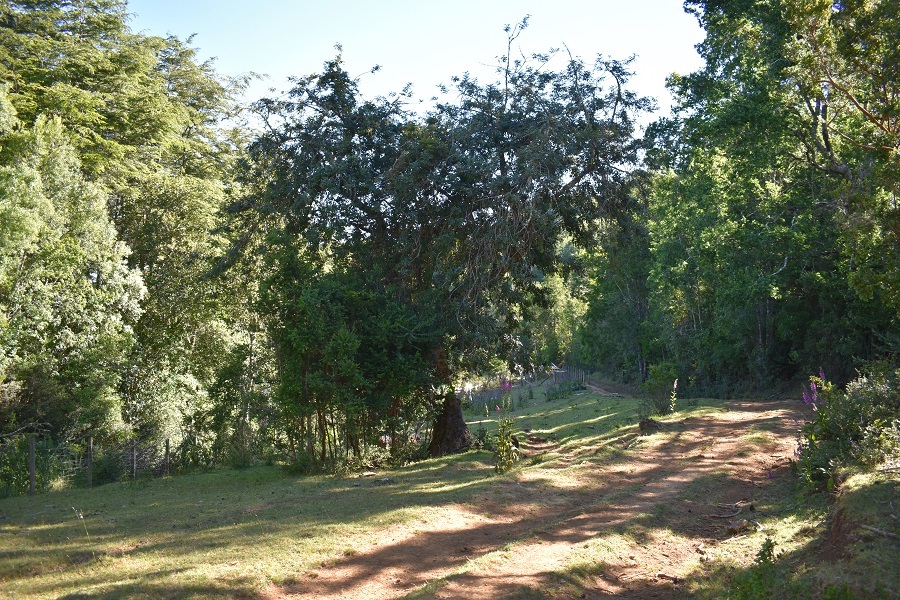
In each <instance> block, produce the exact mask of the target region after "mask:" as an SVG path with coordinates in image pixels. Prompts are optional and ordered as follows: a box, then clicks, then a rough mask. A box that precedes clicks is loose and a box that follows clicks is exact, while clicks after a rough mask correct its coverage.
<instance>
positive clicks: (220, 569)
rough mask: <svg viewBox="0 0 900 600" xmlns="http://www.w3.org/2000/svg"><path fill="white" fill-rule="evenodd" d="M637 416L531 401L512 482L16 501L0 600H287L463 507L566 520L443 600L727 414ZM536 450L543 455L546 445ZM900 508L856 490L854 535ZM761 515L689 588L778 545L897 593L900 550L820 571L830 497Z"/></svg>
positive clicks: (616, 408)
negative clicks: (643, 419)
mask: <svg viewBox="0 0 900 600" xmlns="http://www.w3.org/2000/svg"><path fill="white" fill-rule="evenodd" d="M513 394H514V395H515V394H516V391H514V392H513ZM639 406H640V400H639V399H636V398H628V397H599V396H596V395H594V394H590V393H586V394H581V395H579V396H577V397H569V398H564V399H560V400H556V401H554V402H546V401H544V400H543V397H542V395H541V394H540V393H539V392H538V393H535V399H534V400H532V401H528V402H525V401H520V402H519V403H518V405H517V406H515V407H514V409H513V410H512V411H511V414H512V416H514V417H516V428H517V436H518V438H519V440H520V441H521V442H522V447H523V450H524V451H525V452H526V456H525V457H524V458H523V460H521V461H520V462H519V463H518V464H517V465H516V467H515V468H514V469H513V470H512V471H511V472H509V473H507V474H505V475H501V476H497V475H495V474H494V470H493V462H494V460H495V459H494V457H493V455H492V454H491V453H490V452H489V451H486V450H481V451H473V452H468V453H465V454H461V455H456V456H449V457H443V458H437V459H430V460H426V461H422V462H419V463H415V464H411V465H408V466H406V467H404V468H400V469H396V470H392V471H383V472H380V473H379V474H378V476H377V477H375V478H363V477H357V476H340V477H339V476H324V475H320V476H304V477H298V476H293V475H289V474H287V473H286V472H285V471H283V470H281V469H279V468H277V467H263V466H259V467H254V468H250V469H245V470H225V469H223V470H216V471H212V472H209V473H204V474H197V475H191V476H183V477H173V478H166V479H157V480H143V481H138V482H133V483H119V484H111V485H107V486H102V487H98V488H95V489H93V490H83V489H81V490H78V489H76V490H69V491H62V492H51V493H47V494H44V495H41V496H37V497H35V498H10V499H5V500H2V501H0V516H2V517H3V518H2V519H0V597H28V598H55V597H60V596H67V595H71V596H73V597H91V596H103V597H109V598H156V597H191V598H216V597H229V598H230V597H248V598H251V597H256V596H257V595H258V594H259V593H260V592H261V591H263V590H265V589H266V588H267V587H268V586H270V585H273V584H274V585H279V584H290V583H291V582H293V581H296V580H297V579H298V578H303V577H304V576H305V575H306V574H307V573H310V572H312V571H314V570H316V569H318V568H321V567H322V565H328V564H335V563H336V562H338V561H341V560H346V559H348V558H351V557H355V556H357V555H358V553H360V552H362V551H364V550H365V549H367V548H370V547H372V546H373V544H375V543H376V541H377V540H378V536H379V535H381V534H382V533H383V532H384V531H385V530H389V529H391V528H396V527H402V528H404V530H405V531H409V532H412V534H415V532H426V531H428V530H429V524H430V523H432V522H438V521H440V519H441V517H442V515H444V514H447V511H451V510H459V507H460V506H465V507H467V508H466V510H468V511H470V512H471V513H472V515H473V517H472V518H482V517H488V518H490V517H492V516H493V515H492V512H491V511H492V510H494V509H495V508H496V507H500V508H501V509H502V510H508V511H511V512H510V514H517V515H530V514H540V513H541V511H544V514H550V515H554V516H552V517H550V518H548V519H544V520H542V521H541V522H540V524H539V525H535V526H534V527H535V529H534V530H525V531H523V532H520V533H519V534H518V535H519V537H517V538H515V539H513V540H504V541H503V542H500V543H499V544H498V547H497V548H494V549H492V550H488V551H487V552H483V553H482V554H480V555H478V556H474V557H472V558H471V559H470V560H468V561H462V562H460V563H458V564H457V565H456V566H455V567H452V568H449V569H448V572H447V573H446V574H445V575H444V576H442V577H439V578H437V579H436V580H434V581H431V582H428V584H427V585H425V586H424V587H423V588H422V589H420V590H418V591H417V592H416V593H415V595H414V596H415V597H431V596H433V595H434V594H435V593H437V591H438V590H439V589H440V588H441V587H442V586H444V585H445V584H446V583H447V582H448V581H452V579H453V577H455V576H459V575H461V574H463V573H470V572H474V571H479V570H481V569H485V568H487V567H489V566H490V565H496V564H501V563H503V562H504V561H507V560H511V559H512V558H514V557H515V555H516V551H517V548H519V547H520V545H521V544H527V543H529V540H531V541H533V540H534V539H536V538H535V536H540V535H541V534H542V533H547V532H550V531H552V530H553V529H554V527H557V526H559V525H560V524H563V523H565V522H566V521H567V520H568V519H572V518H574V517H577V516H578V515H579V514H580V511H581V510H582V505H581V504H579V503H578V502H574V501H573V498H574V497H575V496H574V495H578V494H580V496H578V497H579V498H585V499H589V501H590V505H591V507H592V510H601V509H603V507H605V506H616V505H618V504H623V503H624V504H627V505H632V504H633V503H634V502H635V498H637V497H639V496H640V495H641V494H643V493H644V488H643V484H641V483H639V482H635V483H633V484H630V483H629V482H628V480H627V478H628V477H630V476H631V473H633V472H634V471H635V470H636V469H639V468H641V467H645V466H646V462H647V460H646V458H647V456H650V455H652V452H654V451H655V449H656V448H658V447H662V446H664V445H665V444H667V443H669V442H671V441H672V440H676V439H677V438H678V436H679V435H681V432H682V431H684V429H683V426H682V425H680V423H681V422H683V421H685V420H689V419H692V418H697V417H701V416H703V415H708V414H719V413H721V412H722V411H724V410H726V409H725V408H724V407H723V405H722V403H720V402H715V401H710V402H707V401H695V402H692V403H690V404H689V403H682V404H679V410H678V411H677V412H676V413H674V414H672V415H668V416H667V417H665V418H660V419H659V420H661V421H665V422H668V423H669V424H670V425H671V426H670V427H667V428H666V429H664V430H662V431H659V432H656V433H653V434H651V435H647V436H640V435H639V434H638V428H637V420H638V409H639ZM495 412H496V411H495ZM468 416H469V418H470V419H471V421H470V427H471V428H472V429H475V428H476V427H477V426H478V422H479V421H482V423H481V424H482V425H483V426H484V427H485V428H486V429H490V428H495V427H496V421H495V416H494V415H493V414H492V415H491V418H490V419H484V417H483V413H482V415H481V416H479V415H477V414H472V413H471V412H470V413H469V415H468ZM526 430H527V432H526ZM773 431H774V429H773V428H772V427H771V426H769V425H768V424H766V423H762V424H759V425H758V426H753V427H749V428H748V429H747V430H746V431H744V432H743V438H742V441H745V442H747V443H748V445H750V446H752V447H757V448H765V447H766V444H767V443H768V442H769V441H770V440H771V438H770V436H771V435H773V434H772V432H773ZM529 436H531V437H532V438H533V439H538V440H546V441H545V442H533V443H532V442H529V441H528V438H529ZM704 451H705V450H704V449H703V447H699V449H696V450H695V452H694V453H692V454H689V455H686V456H683V457H680V458H678V457H676V459H677V460H678V464H681V465H684V466H690V465H691V464H693V463H695V462H697V461H699V460H701V459H700V458H699V457H700V456H702V455H703V452H704ZM615 477H618V478H620V481H618V483H617V484H616V485H615V486H613V487H612V488H610V489H607V480H608V479H610V478H615ZM727 477H729V470H728V468H727V467H724V466H723V467H722V468H721V469H713V470H711V471H709V470H707V471H706V472H705V474H704V475H698V476H696V477H695V478H693V479H692V480H691V481H689V482H687V483H686V484H684V485H683V487H681V488H680V489H679V490H678V493H677V494H675V496H674V498H676V499H677V500H679V501H695V502H696V503H697V504H698V505H699V504H701V503H708V502H710V501H711V499H712V498H714V497H715V493H716V491H717V490H718V489H719V487H720V486H721V482H722V481H723V480H724V479H725V478H727ZM382 479H386V481H382ZM870 498H876V500H870ZM895 499H896V479H891V477H890V476H889V474H888V475H884V476H880V478H878V477H875V476H855V477H851V478H850V479H848V481H847V482H845V484H844V492H843V496H842V497H841V501H842V502H843V503H844V506H845V509H844V510H845V512H846V514H847V515H850V516H849V517H848V518H852V519H854V520H856V521H857V522H859V523H871V524H872V525H873V526H875V527H880V528H889V527H891V524H890V521H889V520H890V515H889V514H888V513H885V512H884V511H885V510H886V509H885V508H884V507H887V506H889V503H890V502H891V501H894V500H895ZM879 503H880V504H879ZM755 504H756V511H757V512H756V513H755V515H756V516H755V520H757V521H758V522H759V524H760V525H761V527H762V529H760V530H755V529H754V530H752V531H750V532H748V534H747V535H746V536H745V537H743V538H741V539H737V540H735V541H733V542H731V541H730V542H728V543H727V544H720V545H718V546H716V547H715V548H710V549H708V551H707V553H706V554H704V555H703V557H704V561H703V562H700V555H699V554H698V555H697V556H696V557H693V558H691V560H690V561H688V562H686V563H684V564H683V565H681V567H680V571H679V573H677V574H678V575H679V576H685V577H686V578H687V579H686V581H685V584H684V589H685V590H690V592H691V593H696V594H697V595H698V596H699V597H709V598H712V597H722V594H725V595H726V596H727V592H728V585H729V584H728V581H729V577H731V573H732V572H733V571H734V570H735V569H737V570H740V569H744V568H746V565H748V564H749V563H750V562H752V559H753V557H754V556H755V554H756V552H757V551H758V550H759V548H760V547H761V545H762V543H763V541H764V540H765V539H766V537H771V538H772V539H773V540H774V541H775V543H776V550H777V552H779V553H781V556H782V557H783V560H784V564H785V565H786V566H785V568H786V569H787V568H790V569H793V570H792V571H791V572H792V573H793V574H794V575H792V576H793V577H794V578H795V579H796V581H797V582H798V583H796V585H797V586H803V585H818V583H825V584H827V583H828V582H833V581H839V580H844V579H848V580H851V581H852V580H854V579H853V578H858V579H859V580H860V581H864V580H865V577H866V575H867V574H870V573H873V572H874V573H876V574H877V577H879V578H881V579H883V580H887V581H891V576H892V575H891V573H889V572H888V571H890V569H889V568H888V567H885V566H884V565H885V564H887V565H891V564H895V560H894V559H893V558H892V556H893V554H892V552H893V551H894V550H895V547H894V546H891V544H892V543H896V542H893V541H892V540H890V538H888V537H884V536H878V535H877V534H872V535H871V536H869V535H867V536H863V537H862V538H861V539H860V541H859V543H858V544H857V545H856V546H853V551H854V552H855V553H856V556H857V557H859V560H855V561H854V562H853V563H848V564H847V565H842V566H840V568H839V569H831V570H829V571H828V572H827V573H825V572H824V571H821V570H817V569H816V565H815V564H814V563H813V562H810V561H806V559H805V557H806V556H811V555H813V554H814V549H815V548H816V545H817V544H820V543H821V540H822V539H823V537H824V536H825V534H826V528H827V517H828V507H827V506H826V504H825V501H824V500H823V499H822V497H821V496H799V495H798V494H797V492H796V488H795V486H794V483H793V479H792V478H789V477H783V478H780V479H778V480H776V481H774V482H772V483H771V484H770V485H769V486H768V488H767V490H766V493H765V494H762V495H761V496H760V497H759V498H757V499H756V500H755ZM873 506H875V508H873ZM73 508H74V510H73ZM673 510H674V509H673V508H672V506H671V505H670V504H669V503H666V502H658V501H654V500H652V499H650V500H648V501H647V502H645V503H644V505H642V506H641V507H640V508H639V509H636V510H632V511H631V512H630V513H629V514H627V516H622V517H616V518H614V519H611V520H610V521H609V523H608V526H606V527H605V529H604V531H603V532H602V533H600V534H597V535H595V536H594V537H592V538H591V539H588V540H586V541H585V542H584V543H583V544H581V545H580V546H579V547H578V548H577V550H576V551H575V552H573V553H572V554H571V555H570V556H569V557H568V559H567V562H566V563H565V565H564V566H563V568H562V569H561V570H560V571H559V572H558V573H557V574H556V576H557V581H558V583H559V586H560V587H559V590H562V591H561V592H560V593H562V594H563V595H565V593H564V592H565V590H569V589H570V588H571V589H573V590H574V589H577V588H578V587H579V586H583V585H588V584H589V582H590V581H591V578H593V577H601V576H603V574H604V573H605V572H606V571H607V570H609V569H611V568H612V565H617V564H623V561H625V562H627V561H629V560H631V559H630V558H629V557H628V556H627V555H624V554H623V552H625V551H624V550H623V549H624V548H629V547H631V548H634V547H638V548H640V547H641V545H646V544H649V543H656V544H660V543H662V544H665V543H672V544H678V543H685V538H684V536H685V534H684V533H678V532H675V531H672V530H671V529H670V528H669V521H670V520H671V519H672V518H675V517H676V515H675V514H674V513H673ZM548 511H549V512H548ZM79 513H80V514H81V515H83V517H84V518H83V519H81V518H79V516H78V514H79ZM894 514H896V512H895V513H894ZM478 515H481V516H478ZM886 519H887V520H888V521H886ZM85 529H86V530H87V531H85ZM891 531H894V530H893V529H891ZM892 560H894V562H893V563H892V562H891V561H892ZM788 565H790V567H788ZM879 569H880V570H879ZM894 577H896V576H894ZM891 585H896V583H894V584H891ZM887 589H895V588H890V587H888V588H887ZM523 593H525V592H523ZM429 594H430V595H431V596H430V595H429ZM576 595H577V594H576Z"/></svg>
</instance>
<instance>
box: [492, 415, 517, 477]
mask: <svg viewBox="0 0 900 600" xmlns="http://www.w3.org/2000/svg"><path fill="white" fill-rule="evenodd" d="M513 423H514V420H513V419H512V418H501V419H500V420H499V421H498V422H497V424H498V426H499V427H498V429H497V434H496V437H495V440H496V441H495V443H494V445H495V447H496V450H497V464H496V466H495V467H494V469H495V470H496V471H497V473H506V472H507V471H509V470H510V469H512V468H513V466H515V464H516V462H517V461H518V460H519V449H518V448H517V447H516V445H515V444H514V443H513V439H512V436H513Z"/></svg>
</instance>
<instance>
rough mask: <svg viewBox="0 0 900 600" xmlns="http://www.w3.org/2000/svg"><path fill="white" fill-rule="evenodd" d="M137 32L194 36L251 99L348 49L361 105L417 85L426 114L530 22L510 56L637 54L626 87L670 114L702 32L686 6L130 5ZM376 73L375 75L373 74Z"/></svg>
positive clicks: (520, 0)
mask: <svg viewBox="0 0 900 600" xmlns="http://www.w3.org/2000/svg"><path fill="white" fill-rule="evenodd" d="M128 9H129V12H130V13H132V15H133V18H132V20H131V22H130V25H131V28H132V30H134V31H138V32H142V33H144V34H147V35H161V36H165V35H168V34H174V35H176V36H178V37H180V38H182V39H184V38H187V37H188V36H190V35H195V37H194V39H193V42H192V45H193V46H194V47H196V48H198V50H199V54H200V57H201V59H203V60H206V59H209V58H215V62H214V64H215V67H216V70H217V71H218V72H219V73H221V74H223V75H226V76H239V75H244V74H248V73H251V72H255V73H259V74H265V75H267V76H268V77H267V78H266V79H265V80H262V81H257V82H256V83H254V84H253V85H252V86H251V88H250V89H249V90H248V91H247V93H246V94H245V96H246V99H247V100H255V99H257V98H259V97H263V96H271V95H275V94H273V93H272V92H270V91H269V90H270V89H274V90H276V91H278V92H283V91H285V90H286V89H288V88H289V87H290V86H289V83H288V81H287V77H289V76H292V75H296V76H304V75H310V74H312V73H317V72H319V71H320V70H321V68H322V65H323V64H324V62H325V61H326V60H329V59H332V58H334V57H335V55H336V54H337V50H336V49H335V44H341V46H342V47H343V52H342V57H343V59H344V64H345V68H346V69H347V71H348V72H349V73H350V74H351V75H354V76H356V75H359V76H360V90H361V91H362V92H363V94H365V95H366V96H377V95H386V94H388V93H390V92H392V91H399V90H401V89H402V88H403V87H404V86H405V85H406V84H407V83H411V84H412V85H413V87H412V89H413V93H414V95H415V97H416V98H418V99H419V100H421V101H422V102H424V104H423V105H425V106H427V103H428V100H429V99H430V98H431V97H433V96H434V95H435V94H437V93H438V92H437V86H438V85H439V84H442V83H444V84H448V83H449V82H450V78H451V76H453V75H461V74H463V73H465V72H469V73H470V74H472V75H474V76H476V77H477V78H478V79H479V81H481V82H483V83H486V82H488V81H491V80H492V74H493V69H494V66H495V65H496V64H497V63H496V58H497V57H498V56H500V55H503V54H505V53H506V34H505V33H504V31H503V28H504V26H505V25H507V24H511V25H512V24H515V23H518V22H520V21H521V20H522V19H523V18H524V17H525V16H526V15H527V16H530V19H529V25H528V27H527V29H526V30H525V31H524V32H523V33H522V34H521V35H520V36H519V38H518V39H517V40H516V42H515V45H514V52H516V53H519V52H521V53H522V54H524V55H530V54H532V53H536V52H547V51H548V50H549V49H550V48H564V47H567V48H568V50H569V51H570V52H571V53H572V54H573V55H574V56H577V57H581V58H582V59H584V60H585V61H586V62H588V63H591V62H593V60H594V59H595V58H596V57H597V55H598V54H602V55H604V56H606V57H610V58H615V59H625V58H628V57H629V56H631V55H636V58H635V61H634V63H633V64H632V66H631V70H632V71H633V72H634V73H635V75H634V77H633V78H632V80H631V88H632V89H633V90H635V91H637V92H638V93H639V94H640V95H643V96H652V97H654V98H656V99H657V101H658V104H659V106H660V113H658V114H667V113H668V110H669V107H670V105H671V97H670V95H669V94H668V92H667V90H666V89H665V80H666V77H667V76H668V75H670V74H671V73H680V74H687V73H690V72H691V71H694V70H696V69H698V68H699V67H700V66H701V65H702V60H701V59H700V57H699V56H698V55H697V52H696V50H695V48H694V46H695V45H696V44H698V43H699V42H700V41H702V40H703V30H702V29H701V28H700V26H699V25H698V24H697V21H696V19H695V18H694V17H693V16H692V15H688V14H686V13H685V12H684V10H683V8H682V1H681V0H593V1H591V0H552V1H550V0H543V1H537V0H454V1H449V2H448V1H446V0H444V1H441V2H438V1H433V0H418V1H415V0H369V1H365V0H318V1H312V0H253V1H251V0H129V2H128ZM376 65H379V66H380V70H379V71H378V72H377V73H374V74H370V73H369V71H370V70H371V69H372V68H373V67H374V66H376Z"/></svg>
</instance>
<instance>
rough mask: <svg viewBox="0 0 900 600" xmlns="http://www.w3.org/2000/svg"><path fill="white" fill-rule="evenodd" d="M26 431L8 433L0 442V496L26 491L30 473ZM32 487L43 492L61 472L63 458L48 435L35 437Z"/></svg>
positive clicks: (21, 493) (16, 494) (24, 492)
mask: <svg viewBox="0 0 900 600" xmlns="http://www.w3.org/2000/svg"><path fill="white" fill-rule="evenodd" d="M28 437H29V436H27V435H15V436H10V437H7V438H5V439H3V440H2V444H0V498H8V497H10V496H21V495H24V494H27V493H28V490H29V487H30V485H31V475H30V472H29V470H28V461H29V458H28V455H29V450H28ZM34 447H35V491H37V492H45V491H47V490H49V489H50V488H51V486H52V485H53V484H54V483H55V482H56V481H58V480H59V478H60V477H61V476H62V473H63V468H64V466H65V465H64V462H63V461H62V460H61V455H60V454H59V453H57V452H54V450H56V446H55V445H54V444H53V441H52V440H51V439H50V438H39V439H37V440H35V444H34Z"/></svg>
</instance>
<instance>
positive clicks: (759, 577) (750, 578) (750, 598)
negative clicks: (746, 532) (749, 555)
mask: <svg viewBox="0 0 900 600" xmlns="http://www.w3.org/2000/svg"><path fill="white" fill-rule="evenodd" d="M775 559H776V557H775V542H774V541H773V540H772V539H771V538H766V541H764V542H763V545H762V547H761V548H760V549H759V552H757V553H756V558H755V559H754V560H753V566H751V567H750V568H749V569H748V570H747V571H746V572H744V573H740V574H739V575H737V576H735V578H734V579H733V580H732V581H731V594H729V597H730V598H737V599H741V600H757V599H758V600H763V599H768V598H777V597H779V594H778V593H777V592H778V588H777V586H778V578H777V577H775V569H776V564H775Z"/></svg>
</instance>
